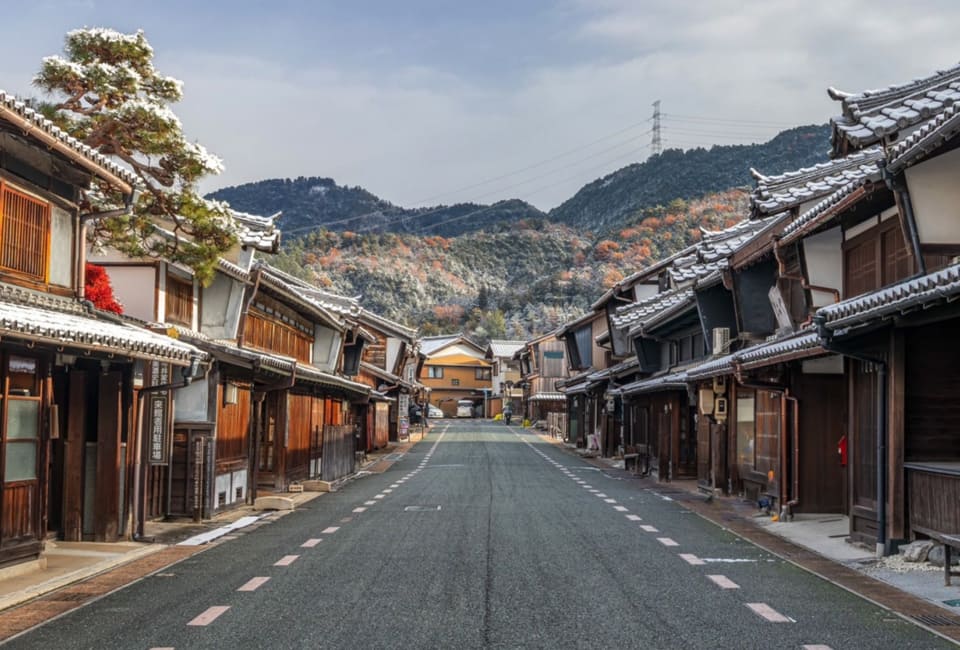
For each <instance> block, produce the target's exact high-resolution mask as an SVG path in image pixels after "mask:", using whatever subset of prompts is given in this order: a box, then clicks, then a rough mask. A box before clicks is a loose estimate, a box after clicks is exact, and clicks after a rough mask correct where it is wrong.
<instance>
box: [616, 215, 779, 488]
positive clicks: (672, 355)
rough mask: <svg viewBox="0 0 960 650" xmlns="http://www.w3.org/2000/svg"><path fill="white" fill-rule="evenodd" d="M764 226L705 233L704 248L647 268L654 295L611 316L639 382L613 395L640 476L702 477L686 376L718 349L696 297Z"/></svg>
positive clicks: (698, 420) (701, 451) (698, 422)
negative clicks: (633, 361)
mask: <svg viewBox="0 0 960 650" xmlns="http://www.w3.org/2000/svg"><path fill="white" fill-rule="evenodd" d="M766 225H767V223H766V222H762V221H758V222H753V223H751V222H748V221H745V222H741V223H740V224H737V225H736V226H733V227H731V228H729V229H726V230H723V231H719V232H713V233H710V232H705V233H704V234H703V238H702V240H701V242H699V243H698V244H696V245H694V246H692V247H690V248H688V249H686V250H685V251H683V252H681V253H680V254H678V255H675V256H673V257H672V258H670V259H669V260H667V261H665V262H664V263H661V264H659V265H657V267H656V268H654V269H652V270H650V272H649V273H648V275H647V276H646V278H645V279H644V283H645V284H648V285H652V286H655V287H656V289H657V290H656V291H655V292H648V294H649V295H646V297H644V298H642V299H640V300H638V301H636V302H633V303H631V304H626V305H622V306H619V307H616V308H615V309H613V310H612V311H610V313H609V322H610V338H611V340H614V341H621V342H622V343H621V345H622V344H625V343H629V345H630V346H631V348H632V350H633V353H634V354H635V355H636V359H637V362H638V366H637V368H636V373H635V376H636V379H635V380H634V381H632V382H630V383H627V384H625V385H621V386H619V387H618V388H616V389H615V390H614V391H611V392H613V393H614V394H616V395H619V396H620V399H621V401H622V409H623V440H624V442H623V446H624V449H625V451H626V450H627V449H629V452H627V453H629V454H630V455H631V456H634V455H635V462H636V465H637V468H638V469H639V470H640V471H642V472H645V473H650V474H653V475H655V476H657V478H659V479H660V480H664V481H666V480H672V479H677V478H684V479H693V478H699V477H700V476H701V474H702V473H704V464H705V463H709V458H710V449H709V448H704V447H703V446H702V445H701V444H700V440H701V431H702V430H703V429H704V428H705V426H706V422H705V419H704V417H703V414H702V413H701V412H700V411H699V410H698V395H697V394H696V393H694V392H691V390H690V388H689V385H688V383H687V372H688V371H689V370H690V369H692V368H695V367H696V366H697V365H699V364H700V363H702V362H703V361H704V360H705V359H707V358H708V356H709V355H710V354H711V353H712V349H713V347H714V346H716V345H717V343H716V342H714V341H713V340H712V338H710V337H708V335H707V333H706V332H705V329H704V327H705V324H704V314H703V310H702V305H701V301H700V296H701V295H702V294H703V293H705V292H710V291H711V290H712V289H713V287H716V286H717V285H720V284H722V279H723V271H724V270H725V269H726V268H727V261H726V260H727V258H728V257H729V256H730V255H731V254H732V253H733V252H735V251H737V250H739V248H740V247H742V246H744V245H745V244H746V243H747V242H749V241H750V240H751V239H752V238H753V237H754V236H755V234H756V233H757V231H758V230H760V229H762V228H764V227H765V226H766ZM708 325H709V323H708ZM711 333H712V332H711ZM720 345H725V343H724V342H720Z"/></svg>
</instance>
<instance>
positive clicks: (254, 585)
mask: <svg viewBox="0 0 960 650" xmlns="http://www.w3.org/2000/svg"><path fill="white" fill-rule="evenodd" d="M269 579H270V578H264V577H259V578H251V579H250V580H248V581H247V582H246V584H244V585H243V586H242V587H240V588H239V589H237V591H256V590H257V589H258V588H260V587H261V586H262V585H263V583H265V582H266V581H267V580H269Z"/></svg>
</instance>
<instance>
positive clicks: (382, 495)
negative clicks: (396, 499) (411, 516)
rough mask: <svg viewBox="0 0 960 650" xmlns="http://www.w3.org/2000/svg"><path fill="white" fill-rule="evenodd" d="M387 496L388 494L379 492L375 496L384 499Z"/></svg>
mask: <svg viewBox="0 0 960 650" xmlns="http://www.w3.org/2000/svg"><path fill="white" fill-rule="evenodd" d="M386 496H387V495H386V494H377V495H375V496H374V497H373V498H374V499H384V498H386Z"/></svg>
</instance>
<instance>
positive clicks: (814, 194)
mask: <svg viewBox="0 0 960 650" xmlns="http://www.w3.org/2000/svg"><path fill="white" fill-rule="evenodd" d="M882 157H883V151H882V150H881V149H880V148H879V147H874V148H872V149H867V150H865V151H858V152H856V153H853V154H851V155H849V156H847V157H845V158H838V159H836V160H831V161H830V162H825V163H821V164H819V165H814V166H813V167H805V168H803V169H799V170H797V171H793V172H788V173H786V174H781V175H779V176H762V175H760V174H758V173H757V172H755V171H754V177H755V178H756V179H757V187H756V189H755V190H754V191H753V194H752V196H751V199H750V202H751V204H752V205H753V210H754V213H757V214H768V215H769V214H774V213H777V212H781V211H783V210H789V209H791V208H795V207H797V206H799V205H801V204H802V203H806V202H809V201H815V200H817V199H820V198H822V197H825V196H827V195H829V194H832V193H833V192H835V191H836V190H838V189H840V188H841V187H843V186H844V185H847V184H848V183H850V182H851V181H854V180H857V179H858V178H862V177H863V176H865V175H867V174H869V173H871V172H874V171H876V168H877V161H878V160H880V159H881V158H882Z"/></svg>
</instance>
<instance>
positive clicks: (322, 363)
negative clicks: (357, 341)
mask: <svg viewBox="0 0 960 650" xmlns="http://www.w3.org/2000/svg"><path fill="white" fill-rule="evenodd" d="M340 340H341V336H340V333H339V332H336V331H334V330H332V329H330V328H329V327H321V326H320V325H317V326H316V328H315V329H314V341H313V361H312V363H313V365H314V366H316V367H317V368H320V369H321V370H323V371H325V372H333V371H334V370H336V367H337V362H338V361H339V357H340Z"/></svg>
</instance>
